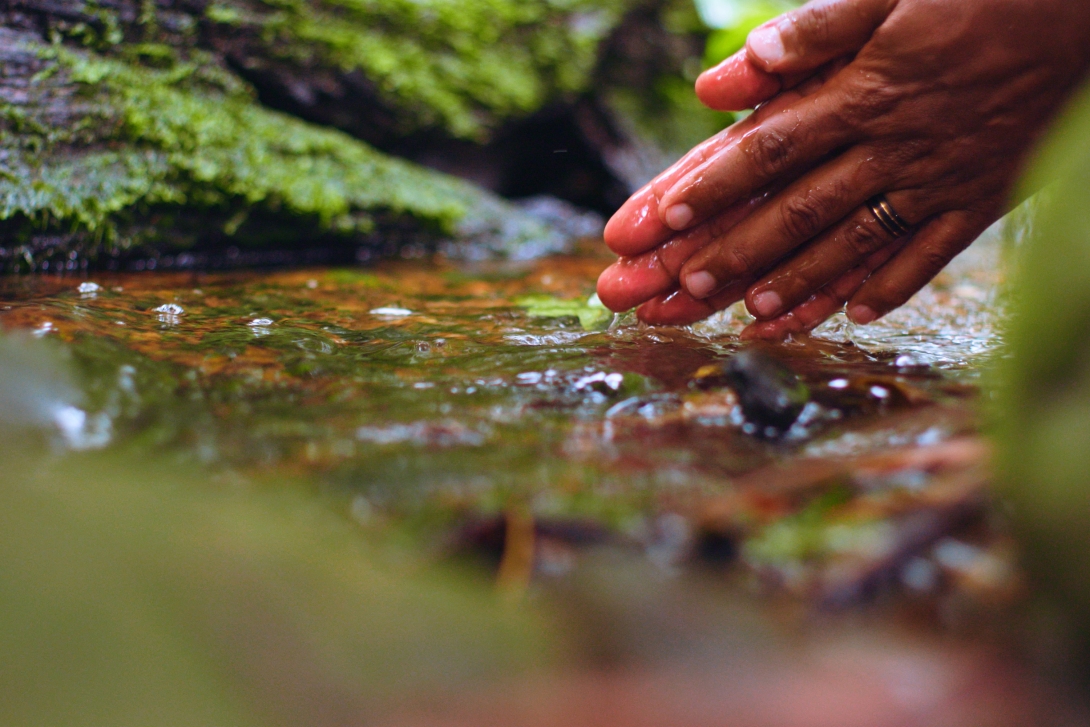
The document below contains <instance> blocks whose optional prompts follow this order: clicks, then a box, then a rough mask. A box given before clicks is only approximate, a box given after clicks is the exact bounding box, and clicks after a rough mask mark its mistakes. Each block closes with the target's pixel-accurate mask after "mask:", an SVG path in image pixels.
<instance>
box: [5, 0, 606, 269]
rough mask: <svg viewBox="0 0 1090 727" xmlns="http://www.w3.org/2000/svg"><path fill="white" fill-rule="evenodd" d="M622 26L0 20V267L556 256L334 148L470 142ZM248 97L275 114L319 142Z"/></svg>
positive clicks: (373, 5)
mask: <svg viewBox="0 0 1090 727" xmlns="http://www.w3.org/2000/svg"><path fill="white" fill-rule="evenodd" d="M623 11H624V3H623V2H620V1H619V0H618V1H614V0H530V1H527V2H522V1H520V2H512V1H511V0H474V1H473V2H460V1H459V2H454V1H448V2H420V1H419V0H374V1H370V2H368V1H356V2H348V1H346V0H335V1H332V2H313V1H310V2H304V1H303V0H293V1H290V2H285V1H283V0H276V1H268V2H240V1H238V0H231V1H230V2H217V3H203V2H173V1H172V0H167V1H166V2H159V3H148V2H128V1H127V0H120V1H119V2H109V3H106V2H82V1H81V0H76V1H75V2H45V1H44V0H27V1H26V2H22V3H19V4H17V5H9V6H8V8H7V10H5V11H3V12H2V13H0V19H2V27H0V62H2V64H3V72H2V75H0V99H2V101H3V113H2V115H0V147H2V151H0V155H2V158H0V233H2V235H0V266H2V267H3V268H4V269H6V270H12V269H42V268H47V269H48V266H49V265H52V266H53V269H55V268H56V266H57V265H58V264H62V265H64V266H65V267H68V268H71V267H73V266H74V265H80V264H86V261H87V260H97V261H101V260H102V259H103V256H106V257H107V258H109V257H121V258H124V257H125V256H126V255H137V256H140V257H146V256H148V255H151V256H153V257H155V256H157V255H159V254H160V253H164V252H168V251H169V252H172V253H173V252H177V251H186V250H188V251H191V252H192V253H193V254H200V251H202V250H206V249H208V250H213V249H228V248H232V247H238V248H241V249H243V250H246V249H247V248H248V246H249V247H254V248H255V249H256V248H258V247H259V248H261V249H264V250H270V249H278V248H285V247H286V248H299V247H309V248H314V247H324V248H335V249H338V250H341V251H342V252H341V253H338V254H341V255H343V254H344V253H343V251H345V250H348V251H357V252H358V253H359V255H360V256H364V257H366V256H369V255H371V254H373V253H374V252H381V251H383V250H389V249H406V248H408V249H417V248H421V249H422V247H423V246H427V245H432V244H435V243H437V242H439V241H442V240H448V241H450V240H453V241H456V242H457V243H459V244H460V245H461V246H462V247H466V246H468V248H467V249H468V252H469V254H479V253H480V252H481V251H485V252H496V251H501V252H508V253H510V252H514V253H515V254H527V247H526V245H530V248H529V249H530V250H534V251H541V250H554V249H557V248H558V247H559V246H560V245H562V244H563V242H564V239H563V238H564V236H563V235H562V234H560V233H558V232H557V231H555V230H553V229H550V228H548V227H547V226H546V225H544V224H542V223H541V222H539V221H537V220H535V219H534V218H532V217H530V216H528V215H526V214H523V213H522V212H521V211H520V210H518V209H517V208H514V207H512V206H510V205H508V204H506V203H505V202H503V201H502V200H500V199H498V198H496V197H494V196H492V195H489V194H487V193H485V192H483V191H481V190H480V189H478V188H475V187H473V186H471V185H469V184H467V183H465V182H462V181H460V180H456V179H454V178H452V177H448V176H444V175H441V174H437V173H435V172H432V171H428V170H424V169H422V168H419V167H417V166H414V165H412V164H409V163H406V162H404V161H399V160H397V159H393V158H391V157H389V156H386V155H384V154H382V153H380V152H378V151H376V150H375V149H374V148H372V147H371V146H368V145H367V144H366V143H364V142H362V141H360V140H359V139H357V138H353V137H352V136H350V135H348V134H346V133H343V132H344V131H345V130H347V131H348V132H351V133H352V134H353V135H355V136H359V137H365V138H366V137H374V138H376V139H385V140H387V141H388V140H389V139H391V138H406V137H408V136H411V135H412V134H415V133H420V132H421V131H422V130H426V129H431V130H433V131H435V133H441V134H442V135H444V136H445V137H448V138H453V137H466V138H471V139H475V140H483V139H485V138H487V136H488V134H489V133H490V130H492V129H493V128H495V127H496V125H498V124H499V123H500V122H501V121H502V120H503V119H506V118H510V117H514V116H519V115H526V114H529V113H531V112H533V111H535V110H536V109H539V108H540V107H541V106H542V105H544V104H547V103H549V102H550V100H552V99H555V98H557V97H558V96H562V95H564V94H569V93H576V92H578V91H580V90H583V89H585V88H586V86H587V84H588V83H589V78H590V74H591V71H592V70H593V69H594V66H595V63H596V60H597V54H598V46H599V43H600V41H601V40H602V38H604V37H606V36H607V35H608V33H609V32H610V30H611V29H612V28H613V27H614V26H615V25H616V23H617V21H618V19H619V18H620V17H621V15H622V14H623ZM263 98H264V99H266V100H268V99H272V100H273V101H279V102H284V99H289V98H290V99H294V102H295V104H296V109H294V110H297V111H299V112H300V114H301V115H302V116H308V117H311V118H312V120H313V121H319V122H325V123H326V124H329V125H332V126H335V127H339V128H340V129H341V131H338V130H333V129H329V128H322V127H320V126H318V125H315V124H313V123H308V122H307V121H305V120H303V119H300V118H296V117H293V115H289V114H285V113H282V112H278V111H276V110H274V109H272V108H270V106H269V105H268V104H266V103H262V99H263ZM273 105H276V104H275V103H274V104H273ZM281 105H284V104H281ZM289 110H292V109H289ZM461 252H466V250H461ZM191 258H192V255H191V256H190V258H186V259H191ZM170 259H175V258H174V257H173V256H170Z"/></svg>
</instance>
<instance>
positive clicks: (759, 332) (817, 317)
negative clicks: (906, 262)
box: [741, 238, 909, 341]
mask: <svg viewBox="0 0 1090 727" xmlns="http://www.w3.org/2000/svg"><path fill="white" fill-rule="evenodd" d="M908 239H909V238H901V239H899V240H896V241H895V242H893V243H891V244H889V245H887V246H886V247H884V248H882V249H880V250H878V251H876V252H874V253H871V255H870V256H868V257H867V259H866V260H865V261H864V262H863V264H862V265H857V266H856V267H854V268H852V269H851V270H849V271H848V272H846V273H844V274H843V275H841V276H840V277H839V278H837V279H836V280H834V281H833V282H832V283H830V284H828V285H826V286H825V287H824V288H822V289H821V290H819V291H818V292H816V293H814V294H813V295H812V296H810V298H809V299H808V300H806V301H805V302H803V303H801V304H800V305H798V306H796V307H795V308H794V309H793V310H791V311H790V312H789V313H786V314H784V315H781V316H780V317H778V318H773V319H772V320H770V321H757V322H755V323H751V324H750V325H749V326H747V327H746V328H745V329H744V330H743V331H742V333H741V337H742V338H744V339H750V338H762V339H765V340H774V341H782V340H783V339H785V338H787V337H788V336H789V335H793V334H799V333H805V332H807V331H812V330H813V329H815V328H817V327H818V326H820V325H821V324H822V323H824V322H825V321H827V320H828V319H829V318H830V317H831V316H833V315H834V314H835V313H838V312H839V311H841V310H843V308H844V303H845V302H847V301H848V299H849V298H851V297H852V296H853V295H855V293H856V291H858V290H859V289H860V288H861V287H862V286H863V283H865V282H866V281H867V278H868V277H870V275H871V273H872V272H873V271H875V270H877V269H878V268H879V267H881V266H882V265H883V264H885V262H886V261H887V260H889V259H890V258H891V257H893V256H894V255H895V254H897V252H899V251H900V250H901V249H902V248H903V247H904V246H905V244H906V243H907V242H908Z"/></svg>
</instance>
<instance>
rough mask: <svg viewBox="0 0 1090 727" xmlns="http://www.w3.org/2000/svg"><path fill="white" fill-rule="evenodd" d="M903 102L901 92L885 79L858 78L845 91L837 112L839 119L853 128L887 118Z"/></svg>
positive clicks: (858, 128)
mask: <svg viewBox="0 0 1090 727" xmlns="http://www.w3.org/2000/svg"><path fill="white" fill-rule="evenodd" d="M900 102H901V93H900V91H899V90H898V89H897V88H896V86H895V85H894V84H891V83H888V82H887V81H886V80H885V79H868V80H861V79H860V80H858V81H857V83H855V84H853V86H852V87H851V88H850V90H848V91H846V92H845V95H844V102H843V103H842V104H841V105H840V108H839V110H838V112H837V116H838V121H839V122H840V123H842V124H845V125H847V126H848V127H849V128H853V129H855V130H856V131H863V130H865V129H863V128H861V127H863V126H865V125H868V124H869V123H870V122H871V121H873V120H874V119H883V118H887V117H888V116H889V115H890V114H891V113H892V112H893V111H894V109H896V108H897V106H898V105H899V104H900Z"/></svg>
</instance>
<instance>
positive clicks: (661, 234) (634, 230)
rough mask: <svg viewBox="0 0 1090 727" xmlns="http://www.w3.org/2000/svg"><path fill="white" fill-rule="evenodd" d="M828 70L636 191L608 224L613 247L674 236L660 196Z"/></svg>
mask: <svg viewBox="0 0 1090 727" xmlns="http://www.w3.org/2000/svg"><path fill="white" fill-rule="evenodd" d="M835 70H836V69H835V68H834V67H833V66H830V68H829V69H828V71H827V72H826V73H833V72H835ZM826 73H819V74H817V75H816V76H815V77H814V78H811V79H808V80H806V81H805V82H803V83H801V84H800V85H799V86H798V87H797V88H796V89H793V90H790V91H785V92H784V93H781V94H780V95H779V96H776V97H775V98H774V99H772V100H771V101H769V102H768V103H766V104H764V105H763V106H761V107H760V108H759V109H757V110H756V111H755V112H754V113H752V114H750V115H749V116H748V117H746V118H745V119H743V120H742V121H739V122H738V123H736V124H734V125H732V126H730V127H729V128H727V129H724V130H723V131H721V132H719V133H718V134H716V135H715V136H713V137H711V138H710V139H708V140H706V141H704V142H702V143H700V144H698V145H697V146H695V147H693V149H692V150H690V151H689V152H688V153H687V154H686V155H685V156H684V157H682V158H681V159H680V160H678V161H677V162H676V163H675V164H673V165H672V166H670V167H669V168H668V169H667V170H666V171H664V172H663V173H662V174H660V175H658V176H657V177H655V179H653V180H652V181H651V182H650V183H648V184H647V185H646V186H644V187H643V188H642V189H640V190H639V191H638V192H636V193H635V194H633V195H632V196H631V197H630V198H629V199H628V201H626V202H625V203H624V204H623V205H622V206H621V208H620V209H619V210H617V212H616V213H615V214H614V215H613V217H612V218H610V220H609V222H608V223H607V224H606V228H605V231H604V232H603V237H604V239H605V243H606V245H607V246H608V247H609V249H610V250H612V251H613V252H615V253H617V254H618V255H638V254H640V253H642V252H646V251H647V250H650V249H651V248H653V247H655V246H656V245H660V244H662V243H663V242H666V241H667V240H669V239H670V238H671V237H673V236H674V235H675V234H676V231H675V230H672V229H670V228H669V227H667V226H666V225H665V224H663V222H662V220H661V218H660V217H659V214H658V207H659V199H660V198H661V197H662V195H663V194H665V193H666V191H667V190H669V189H670V188H671V187H673V186H674V184H675V183H676V182H677V180H679V179H681V178H682V177H684V176H685V175H686V174H688V173H689V172H691V171H692V170H693V169H695V168H696V167H697V166H699V165H700V164H702V163H704V162H705V161H707V159H708V158H709V157H711V156H713V155H714V154H715V153H716V152H717V151H719V150H721V149H723V148H725V147H727V146H729V145H731V144H734V143H737V141H738V140H739V139H741V138H742V137H743V136H744V135H745V134H747V133H749V132H751V131H753V129H754V128H756V126H757V125H758V124H760V123H761V122H762V121H764V120H765V119H767V118H769V117H770V116H771V115H773V114H775V113H777V112H778V111H781V110H783V109H786V108H788V107H790V106H791V104H793V103H795V102H796V101H798V100H800V99H802V98H804V97H806V96H808V95H810V94H813V93H816V92H817V91H818V90H820V88H821V85H822V84H823V83H824V82H825V80H826V78H827V77H828V76H827V75H826ZM724 206H726V205H724ZM720 209H722V207H721V208H720Z"/></svg>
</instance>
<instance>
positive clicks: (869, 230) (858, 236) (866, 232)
mask: <svg viewBox="0 0 1090 727" xmlns="http://www.w3.org/2000/svg"><path fill="white" fill-rule="evenodd" d="M889 238H890V235H889V233H888V232H886V231H885V230H884V229H883V228H882V227H881V225H879V224H878V222H877V221H869V222H860V223H858V224H854V225H851V226H850V227H848V228H847V229H846V230H844V234H843V235H841V240H842V241H843V243H844V244H845V245H846V246H847V247H848V250H849V251H850V252H851V253H852V254H853V255H855V256H856V257H857V258H864V257H866V256H868V255H870V254H871V253H872V252H874V251H875V250H877V249H878V248H880V247H882V246H883V245H885V244H887V243H888V242H889V241H890V240H889Z"/></svg>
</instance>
